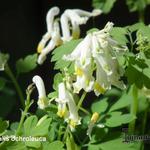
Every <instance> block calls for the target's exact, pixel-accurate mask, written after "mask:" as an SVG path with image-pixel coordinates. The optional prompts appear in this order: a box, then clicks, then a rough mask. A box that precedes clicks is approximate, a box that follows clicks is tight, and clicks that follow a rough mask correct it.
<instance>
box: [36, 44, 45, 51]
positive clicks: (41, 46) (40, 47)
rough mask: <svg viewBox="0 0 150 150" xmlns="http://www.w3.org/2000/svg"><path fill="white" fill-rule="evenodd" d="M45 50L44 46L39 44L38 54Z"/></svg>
mask: <svg viewBox="0 0 150 150" xmlns="http://www.w3.org/2000/svg"><path fill="white" fill-rule="evenodd" d="M43 48H44V45H43V44H41V43H39V44H38V47H37V52H38V53H41V52H42V49H43Z"/></svg>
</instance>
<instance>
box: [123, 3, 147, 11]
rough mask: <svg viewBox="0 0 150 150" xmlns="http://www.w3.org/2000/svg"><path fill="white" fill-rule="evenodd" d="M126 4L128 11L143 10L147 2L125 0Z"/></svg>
mask: <svg viewBox="0 0 150 150" xmlns="http://www.w3.org/2000/svg"><path fill="white" fill-rule="evenodd" d="M126 4H127V6H128V8H129V10H130V12H134V11H142V10H144V9H145V8H146V6H147V4H148V3H147V2H146V1H145V0H126Z"/></svg>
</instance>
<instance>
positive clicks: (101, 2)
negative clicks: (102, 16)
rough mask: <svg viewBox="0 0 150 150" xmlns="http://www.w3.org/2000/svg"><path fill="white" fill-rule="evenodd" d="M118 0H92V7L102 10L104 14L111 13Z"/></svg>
mask: <svg viewBox="0 0 150 150" xmlns="http://www.w3.org/2000/svg"><path fill="white" fill-rule="evenodd" d="M115 2H116V0H92V6H93V7H94V8H97V9H101V10H102V11H103V13H106V14H107V13H109V12H110V11H111V9H112V8H113V6H114V4H115Z"/></svg>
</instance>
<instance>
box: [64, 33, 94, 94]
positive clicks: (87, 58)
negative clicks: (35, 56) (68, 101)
mask: <svg viewBox="0 0 150 150" xmlns="http://www.w3.org/2000/svg"><path fill="white" fill-rule="evenodd" d="M91 52H92V51H91V35H87V36H86V37H85V39H84V40H83V41H82V42H81V43H80V44H79V45H78V46H77V47H76V48H75V50H74V51H73V52H72V53H71V54H69V55H67V56H66V55H65V56H64V59H66V60H71V61H75V75H76V82H75V83H74V84H73V86H74V92H75V93H78V92H79V91H80V90H81V89H84V90H85V91H87V92H90V91H91V90H92V87H93V83H94V82H93V81H94V80H93V77H92V67H93V66H92V61H93V60H92V53H91Z"/></svg>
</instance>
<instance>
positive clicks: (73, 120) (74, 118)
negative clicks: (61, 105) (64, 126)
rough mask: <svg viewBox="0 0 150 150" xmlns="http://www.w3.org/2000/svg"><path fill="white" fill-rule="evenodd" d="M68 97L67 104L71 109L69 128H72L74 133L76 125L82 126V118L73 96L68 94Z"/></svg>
mask: <svg viewBox="0 0 150 150" xmlns="http://www.w3.org/2000/svg"><path fill="white" fill-rule="evenodd" d="M67 95H68V101H67V104H68V107H69V120H68V122H69V126H70V129H71V131H74V130H75V127H76V125H79V124H81V122H80V121H81V118H80V117H79V115H78V108H77V106H76V103H75V101H74V99H73V96H72V94H71V93H70V92H68V93H67Z"/></svg>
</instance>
